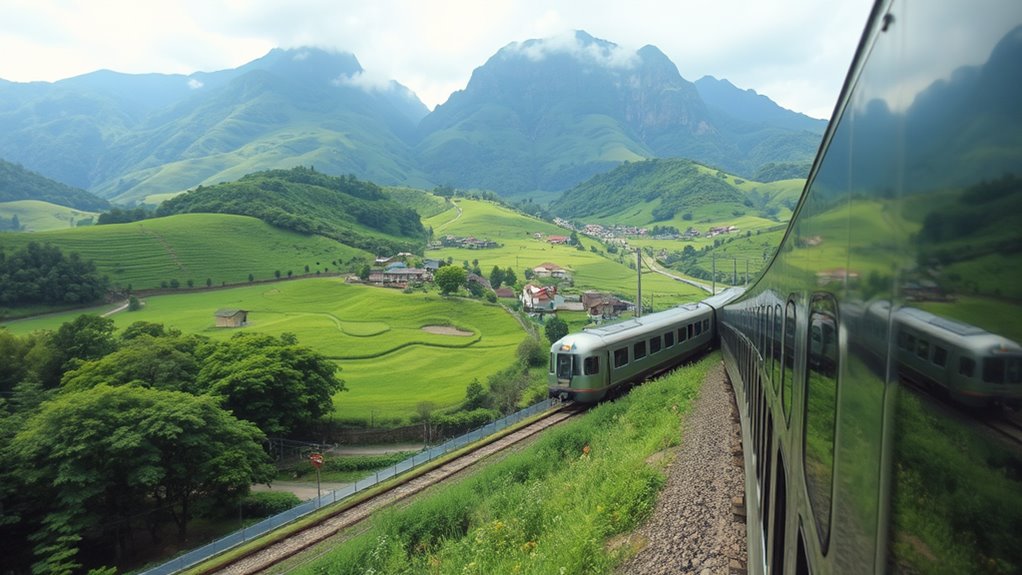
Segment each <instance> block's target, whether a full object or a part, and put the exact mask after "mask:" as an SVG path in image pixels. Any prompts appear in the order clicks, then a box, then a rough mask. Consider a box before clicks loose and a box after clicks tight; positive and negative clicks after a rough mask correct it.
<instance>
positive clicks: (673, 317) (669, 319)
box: [547, 288, 741, 403]
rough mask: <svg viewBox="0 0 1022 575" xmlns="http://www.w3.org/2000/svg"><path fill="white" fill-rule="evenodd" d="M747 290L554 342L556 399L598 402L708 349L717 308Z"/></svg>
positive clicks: (551, 376)
mask: <svg viewBox="0 0 1022 575" xmlns="http://www.w3.org/2000/svg"><path fill="white" fill-rule="evenodd" d="M740 293H741V289H740V288H728V289H726V290H723V291H722V292H721V293H719V294H716V295H714V296H711V297H708V298H706V299H704V300H703V301H700V302H697V303H690V304H684V305H680V306H676V307H673V308H670V309H667V310H664V311H661V312H656V313H651V314H649V315H645V316H641V317H636V318H632V319H629V320H625V321H621V322H617V323H612V324H608V325H604V326H598V327H593V328H586V329H584V330H583V331H582V332H580V333H573V334H568V335H566V336H564V337H563V338H561V339H559V340H557V341H555V342H554V343H553V344H551V346H550V365H549V369H548V374H547V381H548V384H547V389H548V391H549V395H550V397H554V398H559V399H562V400H571V401H577V402H579V403H593V402H597V401H600V400H602V399H604V398H606V397H607V396H608V395H612V394H614V393H616V392H617V391H619V390H621V389H623V388H626V387H628V386H630V385H634V384H636V383H639V382H641V381H643V380H645V379H647V378H650V377H653V376H655V375H657V374H659V373H662V372H664V371H666V370H668V369H671V368H673V367H676V366H677V365H679V364H681V363H683V362H685V361H686V360H689V359H691V358H693V357H695V356H698V355H701V354H703V353H705V352H706V351H707V350H708V349H710V348H711V347H713V346H714V345H715V344H716V342H717V339H718V338H717V331H716V330H717V312H718V310H719V309H720V308H721V306H722V305H723V304H724V303H725V302H727V301H730V300H731V299H733V298H735V297H737V296H738V294H740Z"/></svg>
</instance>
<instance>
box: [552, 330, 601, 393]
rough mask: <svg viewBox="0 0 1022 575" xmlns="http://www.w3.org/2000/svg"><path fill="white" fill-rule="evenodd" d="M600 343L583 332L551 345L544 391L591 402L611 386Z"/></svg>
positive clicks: (570, 335)
mask: <svg viewBox="0 0 1022 575" xmlns="http://www.w3.org/2000/svg"><path fill="white" fill-rule="evenodd" d="M609 368H610V366H609V364H608V361H607V350H606V346H605V345H604V344H603V340H602V339H601V338H599V337H597V336H595V335H593V334H590V333H586V332H582V333H572V334H568V335H566V336H564V337H562V338H561V339H559V340H557V341H556V342H554V344H553V345H552V346H550V365H549V367H548V370H547V371H548V373H547V389H548V390H549V392H550V397H557V398H560V399H565V400H575V401H578V402H582V403H592V402H596V401H599V400H600V399H603V396H605V395H606V394H607V390H608V389H609V387H610V380H609V377H608V375H609Z"/></svg>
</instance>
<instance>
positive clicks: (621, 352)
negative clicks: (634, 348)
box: [614, 347, 628, 367]
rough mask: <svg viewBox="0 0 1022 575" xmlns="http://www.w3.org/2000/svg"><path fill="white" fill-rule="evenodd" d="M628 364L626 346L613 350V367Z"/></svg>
mask: <svg viewBox="0 0 1022 575" xmlns="http://www.w3.org/2000/svg"><path fill="white" fill-rule="evenodd" d="M625 365H628V348H627V347H622V348H621V349H615V350H614V367H622V366H625Z"/></svg>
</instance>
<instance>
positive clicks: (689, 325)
mask: <svg viewBox="0 0 1022 575" xmlns="http://www.w3.org/2000/svg"><path fill="white" fill-rule="evenodd" d="M694 336H695V333H694V332H693V331H692V324H688V338H689V339H692V338H693V337H694Z"/></svg>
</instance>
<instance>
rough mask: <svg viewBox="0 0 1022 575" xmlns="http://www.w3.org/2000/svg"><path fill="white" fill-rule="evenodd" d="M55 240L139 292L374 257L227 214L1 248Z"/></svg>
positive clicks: (96, 229)
mask: <svg viewBox="0 0 1022 575" xmlns="http://www.w3.org/2000/svg"><path fill="white" fill-rule="evenodd" d="M29 242H39V243H46V242H49V243H51V244H53V245H55V246H57V247H59V248H60V249H61V250H63V251H64V252H65V254H66V253H70V252H78V253H79V254H80V255H81V257H82V259H85V260H94V261H95V263H96V267H97V269H98V270H99V272H100V273H101V274H103V275H106V276H107V277H108V278H109V279H110V284H111V286H113V287H115V288H117V287H119V288H127V287H128V286H131V288H132V289H134V290H143V289H153V288H159V287H161V283H162V282H168V283H169V282H170V281H171V280H177V281H178V283H179V284H180V285H181V286H182V287H184V286H186V285H187V282H188V280H192V281H193V282H194V284H195V286H204V285H206V280H207V279H208V280H209V281H210V283H211V284H212V285H221V284H223V283H227V284H238V283H244V282H247V281H248V276H249V274H252V276H253V278H254V279H257V280H262V279H272V278H273V277H274V272H275V271H280V272H281V275H283V276H285V277H286V276H287V272H288V271H289V270H290V271H292V272H294V274H296V275H302V274H304V273H306V271H305V266H309V272H308V273H316V271H317V270H320V271H334V270H336V266H335V264H333V263H332V262H335V261H336V262H338V264H340V263H341V262H342V261H345V262H346V261H348V260H350V259H351V258H353V257H366V258H370V257H371V254H368V253H366V252H364V251H362V250H359V249H356V248H352V247H350V246H346V245H344V244H341V243H338V242H336V241H334V240H331V239H328V238H324V237H322V236H313V235H304V234H299V233H295V232H291V231H286V230H281V229H279V228H275V227H273V226H271V225H269V224H266V223H264V222H262V221H260V220H258V219H256V218H251V217H247V216H234V215H228V214H181V215H176V216H169V217H165V218H155V219H151V220H142V221H139V222H132V223H128V224H110V225H104V226H88V227H84V228H76V229H68V230H53V231H48V232H39V233H31V234H29V233H5V234H0V248H5V249H9V250H10V249H16V248H19V247H21V246H23V245H26V244H28V243H29Z"/></svg>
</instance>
